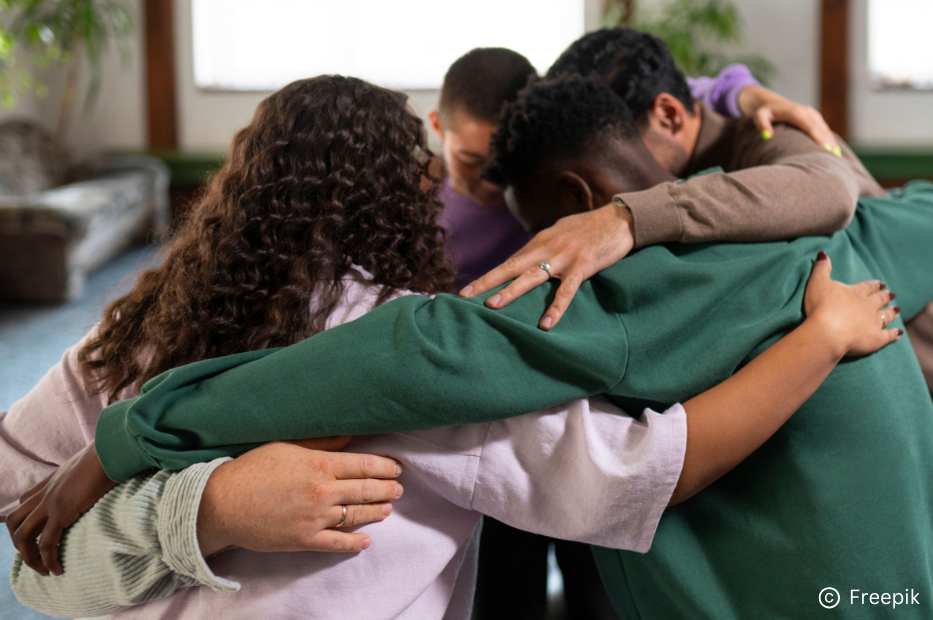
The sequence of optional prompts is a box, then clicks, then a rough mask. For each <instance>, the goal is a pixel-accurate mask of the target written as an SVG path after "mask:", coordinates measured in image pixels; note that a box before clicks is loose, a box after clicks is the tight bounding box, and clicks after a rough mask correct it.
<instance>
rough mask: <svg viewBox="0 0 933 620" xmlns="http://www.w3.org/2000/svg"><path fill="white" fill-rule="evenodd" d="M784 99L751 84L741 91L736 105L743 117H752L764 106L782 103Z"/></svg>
mask: <svg viewBox="0 0 933 620" xmlns="http://www.w3.org/2000/svg"><path fill="white" fill-rule="evenodd" d="M782 99H783V97H781V96H780V95H778V94H777V93H775V92H772V91H770V90H768V89H767V88H765V87H763V86H757V85H754V84H751V85H749V86H746V87H745V88H743V89H742V90H740V91H739V96H738V97H737V98H736V104H737V105H738V107H739V111H740V112H741V113H742V116H751V115H753V114H754V113H755V112H757V111H758V108H760V107H761V106H763V105H768V104H769V103H776V102H778V101H781V100H782Z"/></svg>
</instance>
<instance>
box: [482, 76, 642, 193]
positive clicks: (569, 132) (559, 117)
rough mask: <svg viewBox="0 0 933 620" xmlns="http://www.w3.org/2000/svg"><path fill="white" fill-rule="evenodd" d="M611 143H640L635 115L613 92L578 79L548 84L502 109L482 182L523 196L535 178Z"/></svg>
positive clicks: (534, 87) (524, 93)
mask: <svg viewBox="0 0 933 620" xmlns="http://www.w3.org/2000/svg"><path fill="white" fill-rule="evenodd" d="M607 137H612V138H627V137H631V138H633V139H637V137H638V132H637V129H636V127H635V122H634V119H633V118H632V114H631V112H629V109H628V107H627V106H626V105H625V102H624V101H622V100H621V99H620V98H619V97H618V96H617V95H616V94H615V93H614V92H613V91H612V90H611V89H609V88H608V87H607V86H605V85H604V84H603V83H602V81H601V80H599V79H598V78H586V77H582V76H579V75H565V76H561V77H557V78H550V79H544V80H541V81H539V82H537V83H534V84H531V85H529V86H528V87H527V88H525V89H524V90H523V91H522V92H521V93H519V96H518V99H516V100H515V101H514V102H512V103H510V104H508V105H506V106H505V107H504V108H503V110H502V114H501V115H500V116H499V121H498V129H497V131H496V133H495V134H494V135H493V138H492V143H491V149H490V160H489V164H488V165H487V167H486V170H485V174H484V176H485V177H486V178H487V179H488V180H489V181H491V182H493V183H495V184H496V185H498V186H499V187H502V188H508V187H512V188H515V189H516V190H517V191H520V190H521V188H522V187H524V186H525V185H526V184H527V183H529V182H531V181H532V179H533V178H534V177H535V176H536V175H537V174H539V173H541V172H545V171H546V170H548V168H549V167H551V166H554V165H556V164H558V163H560V162H565V161H570V160H573V159H574V158H577V157H581V156H584V155H585V154H586V153H587V152H591V151H592V149H589V148H588V147H590V146H592V144H593V142H594V141H596V140H598V139H601V138H607Z"/></svg>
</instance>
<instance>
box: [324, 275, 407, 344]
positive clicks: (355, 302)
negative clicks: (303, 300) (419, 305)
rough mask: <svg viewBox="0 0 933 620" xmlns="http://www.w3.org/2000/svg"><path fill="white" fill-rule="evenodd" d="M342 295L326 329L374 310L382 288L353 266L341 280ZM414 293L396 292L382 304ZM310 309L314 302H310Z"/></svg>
mask: <svg viewBox="0 0 933 620" xmlns="http://www.w3.org/2000/svg"><path fill="white" fill-rule="evenodd" d="M342 284H343V293H342V294H341V299H340V303H339V304H337V307H336V308H335V309H334V311H333V312H332V313H331V315H330V316H329V317H328V318H327V323H326V328H327V329H330V328H332V327H336V326H337V325H342V324H344V323H349V322H350V321H353V320H356V319H358V318H360V317H361V316H363V315H364V314H366V313H367V312H369V311H370V310H372V309H374V308H375V307H376V306H378V305H380V304H379V301H380V300H379V297H380V295H382V292H383V290H384V287H383V286H382V285H381V284H377V283H376V282H374V281H373V276H372V274H371V273H369V272H368V271H366V270H365V269H363V268H362V267H360V266H358V265H353V266H351V267H350V270H349V271H348V272H347V273H346V274H345V275H344V276H343V278H342ZM417 294H419V293H415V292H414V291H409V290H396V291H394V292H393V293H392V294H391V295H389V297H388V298H387V299H386V300H385V301H384V302H383V303H386V302H389V301H392V300H393V299H398V298H399V297H405V296H407V295H417ZM311 305H312V307H313V306H314V301H313V300H312V302H311Z"/></svg>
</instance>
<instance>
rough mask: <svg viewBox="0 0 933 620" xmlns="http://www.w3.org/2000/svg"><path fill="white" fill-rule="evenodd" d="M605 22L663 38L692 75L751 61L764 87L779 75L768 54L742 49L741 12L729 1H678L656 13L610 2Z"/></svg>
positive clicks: (625, 1)
mask: <svg viewBox="0 0 933 620" xmlns="http://www.w3.org/2000/svg"><path fill="white" fill-rule="evenodd" d="M602 22H603V25H604V26H616V25H619V24H625V25H628V26H632V27H633V28H637V29H638V30H642V31H644V32H650V33H651V34H653V35H655V36H656V37H658V38H660V39H661V40H662V41H664V43H666V44H667V47H668V48H669V49H670V50H671V54H672V55H673V56H674V60H675V61H676V62H677V65H678V66H679V67H680V69H681V70H682V71H683V72H684V73H685V74H686V75H688V76H691V77H696V76H700V75H716V74H717V73H719V71H720V70H722V69H723V68H724V67H726V66H728V65H730V64H732V63H735V62H741V63H743V64H744V65H746V66H747V67H748V68H749V69H750V70H751V71H752V73H753V74H754V75H755V77H756V78H758V80H759V81H760V82H761V83H762V84H765V85H767V84H768V83H769V82H770V81H771V79H772V78H773V77H774V76H775V74H776V73H777V70H776V68H775V67H774V65H773V64H771V63H770V62H769V61H768V60H766V59H765V58H764V57H762V56H759V55H757V54H743V53H742V52H741V51H740V48H739V46H740V44H741V42H742V27H743V23H742V16H741V15H740V14H739V11H738V9H737V8H736V7H735V5H734V4H733V3H732V2H730V0H673V1H672V2H668V3H666V4H664V5H663V6H662V7H661V8H660V9H657V10H653V11H649V10H646V9H645V8H643V7H636V6H635V4H634V2H633V0H606V3H605V4H604V10H603V19H602Z"/></svg>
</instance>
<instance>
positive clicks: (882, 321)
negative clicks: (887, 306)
mask: <svg viewBox="0 0 933 620" xmlns="http://www.w3.org/2000/svg"><path fill="white" fill-rule="evenodd" d="M879 315H880V316H881V329H884V328H885V327H886V326H887V324H888V320H887V319H886V318H885V317H884V312H879Z"/></svg>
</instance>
